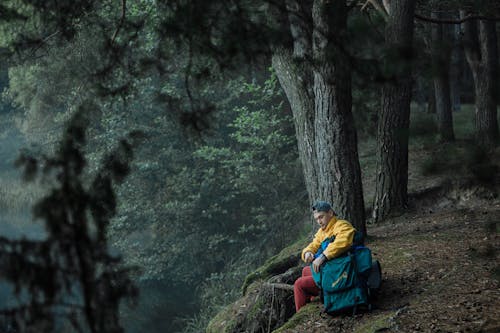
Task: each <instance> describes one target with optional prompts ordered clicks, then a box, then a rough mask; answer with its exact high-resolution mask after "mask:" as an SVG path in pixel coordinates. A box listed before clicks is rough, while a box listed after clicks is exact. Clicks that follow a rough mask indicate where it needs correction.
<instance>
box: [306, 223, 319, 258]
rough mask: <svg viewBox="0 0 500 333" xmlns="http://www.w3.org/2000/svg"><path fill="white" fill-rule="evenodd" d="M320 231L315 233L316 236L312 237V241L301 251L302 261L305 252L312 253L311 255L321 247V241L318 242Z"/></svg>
mask: <svg viewBox="0 0 500 333" xmlns="http://www.w3.org/2000/svg"><path fill="white" fill-rule="evenodd" d="M320 231H321V229H320V230H318V231H317V232H316V235H314V239H313V241H312V242H311V243H309V245H307V246H306V247H305V248H304V249H303V250H302V260H303V261H304V262H305V260H304V254H305V253H306V252H312V254H315V253H316V251H318V249H319V247H320V246H321V241H320V235H319V233H320Z"/></svg>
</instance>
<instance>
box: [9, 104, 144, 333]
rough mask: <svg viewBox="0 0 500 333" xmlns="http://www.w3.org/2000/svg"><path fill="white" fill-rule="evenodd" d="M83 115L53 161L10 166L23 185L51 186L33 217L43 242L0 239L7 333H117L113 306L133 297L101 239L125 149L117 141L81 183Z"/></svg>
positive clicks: (128, 150)
mask: <svg viewBox="0 0 500 333" xmlns="http://www.w3.org/2000/svg"><path fill="white" fill-rule="evenodd" d="M85 113H86V112H85V110H84V109H83V108H82V109H81V111H80V112H79V113H77V114H76V115H75V116H74V117H73V118H72V121H71V123H70V124H69V125H68V128H67V131H66V133H65V135H64V138H63V141H62V143H61V145H60V147H59V149H58V150H57V153H56V154H55V155H54V156H53V157H44V158H42V159H40V160H38V159H36V158H34V157H32V156H30V155H29V154H23V155H21V157H20V158H19V160H18V165H19V166H22V167H23V169H24V177H25V179H26V180H32V179H35V178H37V177H43V178H45V179H46V180H47V181H48V182H50V183H51V184H52V186H51V190H50V191H49V192H48V193H47V194H46V195H45V196H44V197H43V198H41V199H40V200H39V201H38V202H37V203H36V204H35V206H34V209H33V213H34V217H35V218H38V219H40V220H43V221H44V225H45V229H46V237H43V238H42V239H34V240H27V239H21V240H16V239H8V238H5V237H0V254H1V256H2V258H3V260H2V262H1V270H2V272H3V277H4V279H5V280H6V281H8V282H9V283H10V284H11V285H12V286H13V289H14V291H13V292H15V294H16V296H17V300H18V301H17V302H14V303H12V304H7V308H2V311H0V317H2V320H3V321H6V324H7V325H8V326H9V327H10V329H12V330H13V331H23V332H24V331H25V332H39V331H44V332H52V331H55V330H56V327H58V326H60V325H67V326H70V325H71V326H72V327H73V329H74V330H77V331H87V330H88V331H93V332H97V331H99V332H118V331H120V330H121V325H120V322H119V316H118V313H119V312H118V311H119V306H120V303H121V301H122V300H123V299H124V298H127V297H131V296H134V295H135V294H136V288H135V287H134V285H133V283H132V281H131V280H130V278H129V268H126V267H124V266H123V265H122V264H121V259H120V258H119V257H116V256H114V255H111V254H110V253H109V252H108V242H107V238H106V229H107V226H108V224H109V220H110V218H111V217H112V216H113V215H114V214H115V209H116V201H115V195H114V189H113V186H114V184H116V183H117V182H120V181H122V180H123V177H125V175H126V174H127V173H128V163H129V161H130V159H131V157H132V144H131V141H130V140H127V139H124V140H123V141H122V142H121V145H120V146H119V147H118V148H116V149H115V150H114V151H113V152H112V153H110V154H109V155H108V156H106V158H105V159H104V160H103V163H102V165H101V167H100V168H99V169H98V172H97V173H96V176H95V177H94V178H93V179H87V178H85V177H83V170H84V168H85V156H84V154H83V153H82V147H83V146H84V145H85V143H86V140H85V134H84V133H85V130H84V128H85V125H86V124H85V121H84V117H82V114H85ZM56 314H57V315H56Z"/></svg>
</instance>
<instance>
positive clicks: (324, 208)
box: [312, 201, 332, 212]
mask: <svg viewBox="0 0 500 333" xmlns="http://www.w3.org/2000/svg"><path fill="white" fill-rule="evenodd" d="M312 210H313V211H316V212H329V211H331V210H332V206H331V205H330V204H329V203H328V202H326V201H316V203H315V204H314V205H313V206H312Z"/></svg>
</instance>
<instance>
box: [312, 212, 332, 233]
mask: <svg viewBox="0 0 500 333" xmlns="http://www.w3.org/2000/svg"><path fill="white" fill-rule="evenodd" d="M313 215H314V219H315V220H316V222H318V224H319V226H320V227H321V229H323V230H325V229H326V226H327V225H328V222H330V220H331V218H332V217H333V212H332V211H331V210H330V211H328V212H314V213H313Z"/></svg>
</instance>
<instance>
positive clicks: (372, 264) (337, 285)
mask: <svg viewBox="0 0 500 333" xmlns="http://www.w3.org/2000/svg"><path fill="white" fill-rule="evenodd" d="M361 238H362V237H361V235H360V234H359V233H357V235H356V237H355V241H354V244H355V245H353V246H352V247H351V249H350V250H349V251H347V252H346V253H345V254H343V255H341V256H340V257H337V258H334V259H332V260H329V261H327V262H325V263H324V264H323V265H322V266H321V269H320V271H319V272H318V273H316V272H314V269H312V267H311V271H312V275H313V279H314V282H315V283H316V285H317V286H318V287H319V288H320V290H321V296H322V297H321V298H322V300H323V305H324V308H325V309H324V310H325V312H327V313H335V312H341V311H345V310H350V309H352V311H353V314H355V313H356V311H357V310H358V308H359V307H360V306H365V307H366V308H368V310H371V306H372V304H371V301H372V299H373V296H374V294H375V292H376V291H378V289H379V288H380V283H381V280H382V278H381V269H380V264H379V262H378V261H376V260H375V261H372V253H371V250H370V249H369V248H367V247H366V246H363V245H356V243H358V244H359V242H356V240H359V239H361ZM333 240H334V237H332V238H328V239H326V240H325V241H323V243H324V244H323V243H322V244H321V247H320V249H319V250H318V253H316V256H318V255H321V253H322V252H323V250H324V249H326V247H327V246H328V244H329V243H331V242H333Z"/></svg>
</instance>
